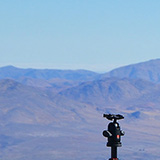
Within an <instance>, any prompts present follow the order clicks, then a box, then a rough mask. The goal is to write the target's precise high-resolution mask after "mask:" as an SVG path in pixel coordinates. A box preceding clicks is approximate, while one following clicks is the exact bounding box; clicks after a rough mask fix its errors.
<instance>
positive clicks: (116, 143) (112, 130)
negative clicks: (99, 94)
mask: <svg viewBox="0 0 160 160" xmlns="http://www.w3.org/2000/svg"><path fill="white" fill-rule="evenodd" d="M103 117H105V118H107V119H108V120H111V121H112V120H113V121H112V122H111V123H109V125H108V130H104V131H103V136H104V137H106V138H108V142H107V147H111V158H110V159H109V160H118V158H117V147H121V146H122V143H121V136H124V131H122V130H121V129H120V125H119V123H118V122H117V120H120V119H124V117H123V116H122V115H120V114H117V115H114V114H103Z"/></svg>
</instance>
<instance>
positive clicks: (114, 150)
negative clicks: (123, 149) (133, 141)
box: [109, 146, 118, 160]
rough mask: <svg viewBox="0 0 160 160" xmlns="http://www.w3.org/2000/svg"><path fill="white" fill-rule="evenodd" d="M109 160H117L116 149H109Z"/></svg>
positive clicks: (113, 147)
mask: <svg viewBox="0 0 160 160" xmlns="http://www.w3.org/2000/svg"><path fill="white" fill-rule="evenodd" d="M109 160H118V158H117V147H115V146H112V147H111V158H110V159H109Z"/></svg>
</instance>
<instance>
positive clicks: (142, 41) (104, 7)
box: [0, 0, 160, 72]
mask: <svg viewBox="0 0 160 160" xmlns="http://www.w3.org/2000/svg"><path fill="white" fill-rule="evenodd" d="M0 55H1V58H0V67H1V66H6V65H14V66H17V67H22V68H56V69H57V68H59V69H88V70H93V71H98V72H105V71H109V70H111V69H113V68H116V67H119V66H123V65H128V64H132V63H138V62H142V61H147V60H150V59H156V58H160V1H159V0H3V1H0Z"/></svg>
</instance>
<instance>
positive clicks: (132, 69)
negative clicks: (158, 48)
mask: <svg viewBox="0 0 160 160" xmlns="http://www.w3.org/2000/svg"><path fill="white" fill-rule="evenodd" d="M159 82H160V59H156V60H150V61H147V62H142V63H138V64H131V65H128V66H124V67H120V68H117V69H114V70H112V71H110V72H107V73H103V74H99V73H95V72H92V71H87V70H54V69H53V70H52V69H20V68H16V67H14V66H6V67H2V68H0V150H1V152H0V159H3V160H10V159H12V160H28V159H29V160H44V159H47V160H51V159H52V160H75V159H78V160H84V159H85V160H90V159H93V160H104V159H106V157H108V159H109V158H110V148H105V138H104V137H103V136H102V131H103V130H104V129H105V127H106V125H107V124H108V123H109V121H108V120H106V119H104V118H103V117H102V114H103V113H115V114H122V115H124V117H125V119H124V120H121V121H119V123H120V124H121V127H122V129H123V130H125V131H126V135H125V136H124V137H123V138H122V142H123V144H124V145H123V147H122V148H119V151H118V153H119V157H120V159H122V160H125V159H127V158H128V157H130V159H136V160H140V159H142V158H144V156H145V159H148V160H152V159H154V160H155V159H157V160H158V159H159V158H160V155H159V147H160V146H159V143H158V140H159V135H158V133H159V131H160V123H159V120H160V116H159V115H160V107H159V104H160V84H159Z"/></svg>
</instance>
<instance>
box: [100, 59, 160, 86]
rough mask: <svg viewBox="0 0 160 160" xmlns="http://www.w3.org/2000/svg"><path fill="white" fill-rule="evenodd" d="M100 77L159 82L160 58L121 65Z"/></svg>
mask: <svg viewBox="0 0 160 160" xmlns="http://www.w3.org/2000/svg"><path fill="white" fill-rule="evenodd" d="M102 77H118V78H131V79H144V80H147V81H151V82H154V83H159V82H160V59H155V60H150V61H147V62H141V63H137V64H131V65H128V66H123V67H120V68H117V69H114V70H112V71H110V72H108V73H105V74H104V75H103V76H102Z"/></svg>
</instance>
